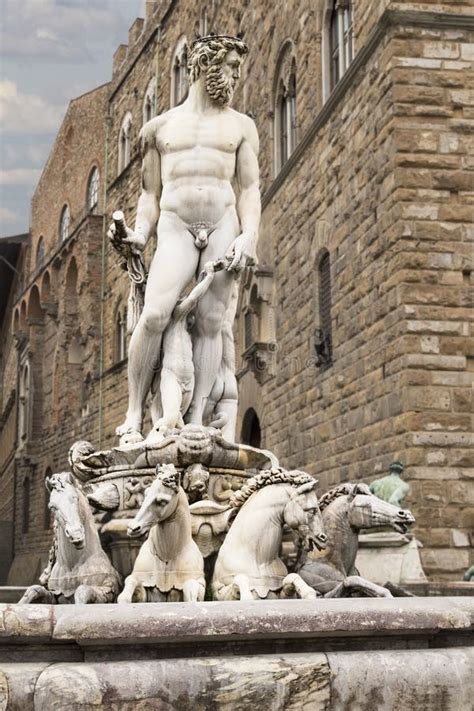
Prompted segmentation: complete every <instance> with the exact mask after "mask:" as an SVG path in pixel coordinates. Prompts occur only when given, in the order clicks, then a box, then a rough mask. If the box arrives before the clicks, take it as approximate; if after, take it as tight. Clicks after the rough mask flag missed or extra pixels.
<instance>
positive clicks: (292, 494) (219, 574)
mask: <svg viewBox="0 0 474 711" xmlns="http://www.w3.org/2000/svg"><path fill="white" fill-rule="evenodd" d="M316 485H317V481H316V479H313V477H311V476H310V475H309V474H306V473H304V472H299V471H285V470H283V469H277V468H274V469H271V470H266V471H262V472H260V473H259V474H257V475H256V476H255V477H253V478H252V479H249V481H248V482H247V484H245V486H243V487H242V489H240V490H239V491H237V492H236V493H235V494H234V496H233V497H232V499H231V501H230V504H231V506H233V507H235V508H238V509H239V511H238V513H237V515H236V517H235V520H234V522H233V523H232V525H231V527H230V529H229V532H228V533H227V536H226V538H225V540H224V542H223V544H222V546H221V548H220V550H219V553H218V556H217V560H216V564H215V567H214V575H213V581H212V590H213V596H214V598H215V599H216V600H237V599H241V600H252V599H258V598H271V597H273V598H275V597H295V596H297V597H303V598H310V597H316V593H315V592H314V591H313V590H312V589H311V588H310V587H309V586H308V585H306V583H305V582H304V581H303V580H302V579H301V577H300V576H299V575H297V574H290V575H289V574H288V570H287V568H286V566H285V564H284V563H283V561H282V560H281V559H280V557H279V551H280V545H281V541H282V532H283V526H284V525H285V524H286V525H288V526H289V527H290V528H291V529H292V531H294V532H295V534H296V535H297V536H298V537H299V538H300V540H301V542H302V545H303V547H304V548H307V549H312V548H313V547H316V548H318V549H322V548H324V546H325V545H326V535H325V534H324V530H323V524H322V519H321V514H320V512H319V508H318V499H317V496H316V493H315V491H314V489H315V487H316Z"/></svg>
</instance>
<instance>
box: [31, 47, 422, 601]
mask: <svg viewBox="0 0 474 711" xmlns="http://www.w3.org/2000/svg"><path fill="white" fill-rule="evenodd" d="M247 51H248V50H247V46H246V44H245V43H244V42H243V41H242V40H241V39H239V38H237V37H229V36H226V35H209V36H206V37H201V38H199V39H197V40H196V41H195V42H194V43H193V44H192V46H191V51H190V55H189V62H188V69H189V94H188V96H187V98H186V99H185V100H184V101H183V102H182V103H181V104H180V105H179V106H176V107H174V108H173V109H171V110H170V111H167V112H166V113H164V114H162V115H160V116H157V117H156V118H153V119H152V120H151V121H148V122H147V123H146V124H145V126H144V127H143V128H142V131H141V134H140V144H141V154H142V190H141V194H140V197H139V200H138V205H137V211H136V220H135V225H134V228H133V229H130V228H129V227H128V226H127V224H126V221H125V218H124V215H123V213H122V212H120V211H116V212H114V214H113V216H112V217H113V223H112V225H111V226H110V228H109V233H108V234H109V238H110V240H111V243H112V245H113V248H114V249H115V250H116V251H117V253H118V255H119V258H120V264H121V266H122V267H123V269H124V270H126V271H127V273H128V276H129V278H130V282H131V290H130V297H129V309H128V316H129V319H128V321H127V328H128V330H129V332H131V333H132V336H131V342H130V347H129V358H128V366H129V367H128V386H129V400H128V410H127V414H126V417H125V421H124V422H123V423H122V424H121V425H120V426H119V427H118V428H117V430H116V432H117V435H118V436H119V438H120V442H119V445H118V446H116V447H112V448H111V449H108V450H103V451H96V450H95V449H94V446H93V445H92V444H91V443H90V442H86V441H79V442H76V443H74V444H73V445H72V447H71V449H70V451H69V464H70V467H71V471H72V474H64V473H61V474H55V475H53V476H52V477H50V478H49V479H48V480H47V485H48V488H49V490H50V492H51V495H50V498H51V501H50V505H51V507H52V508H53V510H54V511H55V515H56V524H55V542H54V546H53V549H52V553H51V560H50V564H49V566H48V568H47V570H46V571H45V573H44V574H43V578H42V581H43V586H33V587H32V588H29V589H28V590H27V592H26V593H25V596H24V598H23V602H31V601H33V600H46V601H50V600H51V601H55V602H58V601H59V602H63V601H70V600H75V601H76V602H106V601H112V600H115V599H116V598H117V594H118V592H119V581H120V578H119V575H118V573H117V572H116V570H115V568H114V567H113V566H112V565H111V563H110V562H109V560H108V558H107V556H106V554H105V552H104V551H103V550H102V548H101V544H100V539H99V535H98V533H97V529H96V523H97V527H98V529H99V531H100V535H101V536H102V540H103V541H104V546H105V547H106V549H107V552H108V553H109V554H110V556H111V558H112V560H113V562H114V565H115V567H116V568H117V570H119V571H120V573H121V574H122V575H123V577H124V578H125V583H124V587H123V590H122V592H121V593H120V594H119V595H118V598H117V602H119V603H130V602H147V601H166V602H175V601H182V600H184V601H201V600H203V599H204V597H205V593H206V584H207V591H208V594H210V595H212V597H213V599H214V600H239V599H240V600H253V599H265V598H294V597H299V598H305V599H314V598H316V597H317V596H326V597H335V596H344V595H350V594H365V595H372V596H381V595H389V594H390V593H389V592H388V591H387V590H386V589H385V588H382V587H381V586H380V585H376V584H374V583H373V582H370V581H369V580H366V579H364V578H362V577H361V576H360V575H358V574H357V571H356V569H355V557H356V554H357V549H358V546H359V532H360V530H361V529H362V528H364V529H367V528H369V529H370V528H378V529H380V527H381V526H390V527H391V528H392V529H394V530H395V531H399V532H402V533H404V532H405V531H406V530H407V527H408V526H410V525H411V524H412V523H413V522H414V519H413V516H412V515H411V513H410V512H409V511H405V510H402V509H401V508H400V502H401V501H402V499H403V497H404V496H405V494H406V493H407V490H408V485H407V484H406V483H405V482H403V481H402V480H401V478H400V473H401V471H402V469H403V467H402V465H401V464H400V463H398V462H395V463H393V464H392V465H391V467H390V471H391V474H390V476H389V477H384V478H383V479H381V480H378V481H375V482H373V483H372V484H371V486H370V490H369V488H368V487H367V485H364V484H345V485H341V486H339V487H336V488H335V489H333V490H331V491H330V492H328V493H327V494H325V495H324V496H323V497H322V499H321V501H320V502H318V498H317V496H316V492H315V487H316V485H317V481H316V480H315V479H314V478H313V477H311V476H310V475H309V474H306V473H304V472H300V471H296V470H295V471H287V470H285V469H283V468H281V467H280V465H279V462H278V459H277V458H276V456H275V455H274V454H273V453H272V452H269V451H266V450H263V449H258V448H256V447H252V446H250V445H244V444H238V443H236V442H235V431H236V421H237V409H238V393H237V381H236V376H235V346H234V336H233V324H234V320H235V314H236V309H237V304H238V293H239V282H238V279H239V275H241V274H242V272H243V271H244V270H246V269H251V268H252V267H253V265H255V263H256V260H257V254H256V248H257V239H258V230H259V222H260V191H259V168H258V136H257V130H256V127H255V125H254V122H253V121H252V120H251V119H250V118H249V117H248V116H246V115H244V114H241V113H239V112H237V111H235V110H234V109H232V108H230V102H231V99H232V96H233V92H234V89H235V86H236V83H237V81H238V79H239V77H240V72H241V66H242V62H243V59H244V57H245V55H246V54H247ZM155 226H156V228H157V236H158V241H157V247H156V251H155V254H154V256H153V258H152V262H151V265H150V268H149V272H148V274H147V272H146V269H145V263H144V259H143V250H144V247H145V244H146V242H147V240H148V238H149V236H150V234H151V233H152V231H153V230H154V229H155ZM316 336H317V338H316V341H317V343H316V348H317V350H318V349H319V350H318V355H319V361H320V363H319V364H320V365H321V363H323V361H324V358H325V352H324V348H323V345H324V344H323V345H321V344H322V341H321V338H319V336H321V334H316ZM318 338H319V340H318ZM319 341H321V343H320V342H319ZM326 355H327V354H326ZM323 364H324V363H323ZM149 396H150V400H151V411H150V414H151V420H152V427H151V431H150V432H147V433H145V432H144V431H143V422H144V415H145V412H144V407H145V402H146V401H147V398H149ZM74 477H77V481H76V479H75V478H74ZM371 492H373V493H371ZM373 494H376V495H377V496H375V495H373ZM377 497H381V498H377ZM382 499H385V501H382ZM92 509H94V515H95V521H96V523H95V522H94V518H93V514H92ZM288 531H291V535H292V536H294V537H295V538H296V539H297V540H298V541H299V544H298V551H299V553H298V558H297V561H296V565H295V568H294V570H293V571H292V572H289V570H288V568H287V566H286V564H285V563H284V561H283V560H282V556H284V553H282V552H281V551H282V541H283V536H284V535H285V546H286V545H287V544H288V546H290V547H291V546H292V543H291V541H289V540H288V541H287V538H288V537H289V533H288ZM392 535H393V532H392ZM143 539H145V540H144V541H143ZM142 541H143V542H142ZM140 543H141V546H140ZM285 560H286V558H285ZM390 565H391V564H390Z"/></svg>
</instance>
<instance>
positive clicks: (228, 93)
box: [206, 49, 242, 106]
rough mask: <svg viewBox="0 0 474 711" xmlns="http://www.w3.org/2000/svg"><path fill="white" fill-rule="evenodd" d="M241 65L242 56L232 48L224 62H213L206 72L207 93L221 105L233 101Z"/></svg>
mask: <svg viewBox="0 0 474 711" xmlns="http://www.w3.org/2000/svg"><path fill="white" fill-rule="evenodd" d="M241 65H242V57H241V56H240V55H239V54H238V52H236V51H235V49H232V50H231V51H230V52H228V53H227V55H226V56H225V58H224V61H223V62H222V63H219V64H212V65H211V66H210V67H209V69H208V70H207V72H206V89H207V93H208V94H209V96H210V97H211V99H213V100H214V101H216V102H217V103H218V104H220V105H221V106H227V105H228V104H230V102H231V101H232V97H233V95H234V90H235V87H236V84H237V82H238V80H239V79H240V68H241Z"/></svg>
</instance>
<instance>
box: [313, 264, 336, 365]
mask: <svg viewBox="0 0 474 711" xmlns="http://www.w3.org/2000/svg"><path fill="white" fill-rule="evenodd" d="M318 301H319V332H320V333H319V346H318V345H317V346H316V348H317V350H318V355H319V356H320V366H321V368H328V367H329V366H330V365H331V364H332V319H331V263H330V257H329V252H328V251H327V250H325V251H324V253H323V254H322V255H321V258H320V260H319V264H318Z"/></svg>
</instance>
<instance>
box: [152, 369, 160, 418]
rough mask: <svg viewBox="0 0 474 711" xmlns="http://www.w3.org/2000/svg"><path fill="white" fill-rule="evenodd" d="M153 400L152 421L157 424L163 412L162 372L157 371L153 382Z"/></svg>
mask: <svg viewBox="0 0 474 711" xmlns="http://www.w3.org/2000/svg"><path fill="white" fill-rule="evenodd" d="M151 388H152V394H153V397H152V400H151V405H150V415H151V421H152V422H153V424H155V423H156V422H157V421H158V420H159V419H160V417H161V416H162V414H163V409H162V407H161V390H160V373H155V377H154V378H153V383H152V386H151Z"/></svg>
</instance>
